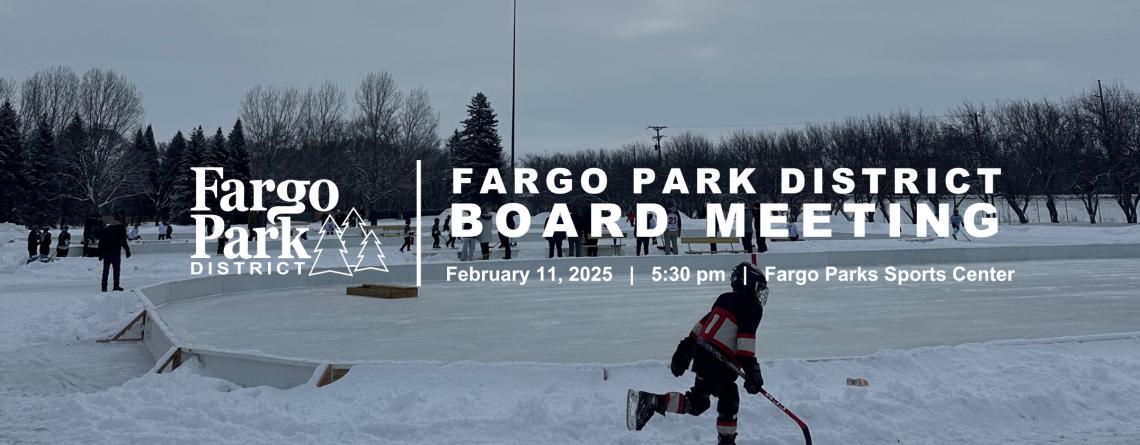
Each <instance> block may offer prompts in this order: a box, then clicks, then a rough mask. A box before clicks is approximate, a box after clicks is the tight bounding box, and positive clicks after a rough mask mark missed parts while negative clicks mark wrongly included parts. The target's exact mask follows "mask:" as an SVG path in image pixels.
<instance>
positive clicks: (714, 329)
mask: <svg viewBox="0 0 1140 445" xmlns="http://www.w3.org/2000/svg"><path fill="white" fill-rule="evenodd" d="M763 317H764V309H763V308H762V307H760V302H759V301H757V300H756V297H755V296H752V295H749V294H748V293H746V292H729V293H725V294H721V296H720V297H717V299H716V303H713V307H712V310H711V311H709V313H708V314H707V315H705V316H704V317H702V318H701V320H700V321H698V322H697V324H696V326H693V330H692V331H691V332H689V336H691V337H696V338H698V339H701V340H704V341H705V342H707V343H709V344H711V345H713V346H715V347H716V348H717V349H719V350H720V351H721V352H722V353H724V355H725V357H729V358H732V359H734V360H735V361H736V364H737V365H738V366H740V367H741V368H744V369H752V367H754V366H755V365H756V327H757V326H759V325H760V319H761V318H763Z"/></svg>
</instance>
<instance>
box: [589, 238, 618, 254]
mask: <svg viewBox="0 0 1140 445" xmlns="http://www.w3.org/2000/svg"><path fill="white" fill-rule="evenodd" d="M587 239H591V240H598V245H596V246H587V245H586V244H582V254H583V255H586V256H589V255H590V254H589V249H597V250H598V254H599V255H600V254H601V253H602V252H609V253H610V256H618V255H621V254H622V250H623V248H624V247H625V242H624V241H625V237H624V236H610V235H602V236H597V237H594V236H591V237H588V238H587ZM606 240H613V243H612V244H611V243H607V242H605V241H606Z"/></svg>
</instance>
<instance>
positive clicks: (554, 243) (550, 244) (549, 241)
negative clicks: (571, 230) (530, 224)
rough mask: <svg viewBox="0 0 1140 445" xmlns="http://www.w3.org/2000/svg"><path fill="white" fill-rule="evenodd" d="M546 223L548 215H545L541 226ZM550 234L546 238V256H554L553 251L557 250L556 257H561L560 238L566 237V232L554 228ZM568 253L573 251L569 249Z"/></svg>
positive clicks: (547, 222)
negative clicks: (544, 220)
mask: <svg viewBox="0 0 1140 445" xmlns="http://www.w3.org/2000/svg"><path fill="white" fill-rule="evenodd" d="M548 224H550V217H549V216H547V217H546V223H545V224H543V227H545V226H546V225H548ZM551 235H552V236H550V237H548V238H546V245H547V255H546V257H547V258H554V254H555V252H557V253H558V258H562V240H563V239H565V238H566V232H564V231H561V230H555V231H554V232H553V233H551ZM570 254H571V255H573V254H574V253H573V251H571V253H570Z"/></svg>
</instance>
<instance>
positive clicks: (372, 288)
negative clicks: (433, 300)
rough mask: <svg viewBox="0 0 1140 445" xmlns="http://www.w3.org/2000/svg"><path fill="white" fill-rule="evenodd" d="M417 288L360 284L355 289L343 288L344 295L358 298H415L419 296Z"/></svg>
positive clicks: (397, 285)
mask: <svg viewBox="0 0 1140 445" xmlns="http://www.w3.org/2000/svg"><path fill="white" fill-rule="evenodd" d="M419 291H420V290H419V288H417V287H415V286H403V285H399V284H362V285H360V286H357V287H348V288H345V290H344V293H345V295H356V296H360V297H375V298H387V299H393V298H416V297H417V296H419V293H420V292H419Z"/></svg>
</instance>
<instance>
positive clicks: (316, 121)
mask: <svg viewBox="0 0 1140 445" xmlns="http://www.w3.org/2000/svg"><path fill="white" fill-rule="evenodd" d="M143 116H144V110H143V107H142V95H141V92H139V91H138V88H137V87H136V86H135V85H134V84H133V83H132V82H130V81H129V80H128V79H126V78H125V77H124V76H122V75H121V74H118V73H116V72H114V71H111V70H106V69H101V68H92V69H90V70H88V71H86V72H85V73H83V74H82V75H79V74H77V73H75V72H74V71H73V70H71V69H70V68H68V67H52V68H49V69H45V70H42V71H40V72H37V73H35V74H33V75H31V76H30V77H28V78H27V79H25V80H23V81H22V82H19V83H17V82H14V81H12V80H9V79H5V78H2V77H0V221H12V222H19V223H23V224H28V225H32V224H35V225H43V224H60V223H68V222H75V221H78V220H81V219H82V218H84V217H86V216H89V215H92V214H124V215H126V216H128V217H129V218H131V219H134V220H135V221H159V220H169V221H175V222H187V221H188V220H189V214H190V212H189V209H190V207H192V206H193V198H194V193H193V192H194V177H193V175H192V172H191V171H190V170H189V168H190V167H191V166H204V165H216V166H222V167H224V168H225V170H226V176H227V177H231V178H237V179H243V180H245V179H279V180H283V179H301V180H305V179H308V180H316V179H330V180H332V181H334V182H335V183H336V184H337V185H338V186H339V188H340V192H341V201H340V202H341V204H340V208H341V209H344V210H347V209H348V208H349V207H355V208H357V209H358V210H359V211H360V212H361V213H362V214H364V215H365V216H366V218H377V217H400V216H406V212H409V211H411V210H412V209H414V205H415V202H414V199H415V193H414V188H415V178H414V162H415V160H422V161H423V164H424V168H423V185H424V190H423V203H424V206H425V207H426V208H428V209H442V208H445V207H446V206H447V205H448V203H450V202H480V203H488V204H493V203H495V202H498V201H500V200H501V199H502V197H498V196H490V197H482V196H474V195H473V193H474V189H473V188H469V189H466V190H465V191H464V193H463V194H460V195H452V194H451V175H450V171H451V170H450V169H451V168H452V167H469V168H473V169H474V170H475V175H474V176H475V177H474V184H480V183H481V181H482V175H483V174H485V171H486V169H487V168H502V167H504V166H507V164H508V163H509V162H508V161H507V160H506V159H504V157H503V148H502V141H501V138H500V137H499V134H498V124H499V122H498V118H497V115H496V114H495V111H494V109H493V107H492V105H491V102H490V100H489V99H488V98H487V97H486V96H485V95H483V94H482V93H478V94H476V95H475V96H474V97H472V99H471V101H470V103H469V104H468V106H467V118H466V119H465V120H464V121H462V122H461V123H460V126H459V128H457V129H455V130H454V131H453V132H452V133H451V134H450V136H449V137H448V138H447V140H446V142H445V141H442V140H441V139H440V136H439V130H440V129H439V126H440V121H439V115H438V114H437V113H436V111H435V110H434V108H433V107H432V105H431V102H430V98H429V96H428V93H427V91H426V90H424V89H423V88H413V89H410V90H406V91H403V90H401V89H400V88H399V87H398V85H397V83H396V81H395V79H393V78H392V76H391V75H389V74H388V73H386V72H375V73H370V74H367V75H366V76H365V77H364V78H363V79H362V80H361V81H360V83H359V84H357V85H356V87H355V88H354V89H352V90H351V91H346V90H344V89H342V88H341V87H340V86H338V85H336V84H334V83H332V82H325V83H323V84H320V85H318V86H313V87H308V88H297V87H288V86H286V87H281V86H263V85H259V86H254V87H253V88H251V89H249V90H248V91H247V92H246V93H245V95H244V96H243V97H242V98H241V99H240V102H239V106H238V118H237V119H235V121H234V122H233V124H232V125H227V128H229V130H228V131H223V128H222V127H220V126H219V127H216V129H215V130H214V131H212V132H209V133H207V131H206V130H205V128H204V127H203V126H202V125H193V126H190V127H189V130H188V131H187V132H186V133H183V132H182V131H178V132H176V133H175V134H174V135H173V136H172V137H171V138H170V139H169V140H158V139H156V135H155V134H154V132H153V130H152V128H151V127H150V126H149V125H146V126H144V125H142V122H143ZM518 165H520V166H527V167H533V168H535V169H537V170H538V171H539V172H540V174H545V173H546V172H547V171H549V170H550V169H552V168H556V167H564V168H568V169H570V170H571V171H572V172H574V173H580V172H581V171H584V170H585V169H587V168H590V167H599V168H602V169H604V170H606V171H607V172H608V173H609V178H610V185H609V187H608V188H607V189H606V191H605V192H604V193H603V194H600V195H587V194H584V193H582V192H581V191H573V192H571V194H570V195H562V196H553V195H550V194H539V195H535V196H519V197H514V198H513V199H514V200H516V201H520V202H524V203H527V204H528V205H530V206H531V207H533V208H534V209H536V210H539V211H541V210H544V209H548V208H549V206H550V205H551V204H553V203H554V202H555V201H561V202H589V201H605V202H612V203H617V204H621V205H623V206H632V205H633V204H634V203H636V202H660V203H674V204H676V205H677V206H678V207H679V208H680V209H681V210H682V211H684V212H685V213H687V214H690V215H694V216H701V214H702V213H703V212H704V208H705V205H706V204H707V203H710V202H742V201H764V202H785V203H787V204H789V206H790V208H791V210H792V211H791V213H792V218H795V215H796V214H798V213H799V209H800V206H801V205H802V203H804V202H830V203H832V204H833V208H834V209H835V212H836V213H837V214H838V213H839V209H840V208H841V206H842V204H843V203H844V202H846V201H848V200H853V201H856V202H865V203H873V204H875V205H876V206H878V207H879V208H881V209H885V208H886V207H887V206H888V205H889V204H891V203H896V202H898V203H903V204H904V205H903V208H904V217H905V218H908V219H910V220H911V221H912V222H913V221H914V219H915V217H916V213H917V212H916V208H917V206H918V205H920V204H921V203H927V202H929V203H935V204H937V203H950V204H952V205H953V206H957V205H958V204H961V203H962V202H963V201H964V200H966V199H978V200H982V201H985V202H989V203H991V204H996V203H997V202H998V201H999V200H1001V201H1004V202H1005V203H1006V204H1008V207H1009V208H1010V209H1011V210H1012V211H1013V212H1014V213H1015V214H1016V217H1017V219H1018V220H1019V221H1020V222H1022V223H1026V222H1028V221H1029V217H1028V214H1027V211H1028V207H1029V205H1030V203H1031V202H1033V201H1034V200H1035V199H1043V200H1044V201H1045V203H1046V207H1047V209H1048V213H1049V219H1050V220H1051V221H1053V222H1060V213H1059V211H1058V206H1057V202H1058V200H1059V197H1061V196H1075V197H1077V198H1079V199H1080V201H1081V202H1082V203H1083V206H1084V210H1085V213H1086V214H1087V215H1088V219H1089V221H1090V222H1092V223H1095V222H1097V219H1096V215H1097V213H1098V210H1099V208H1100V206H1101V204H1102V200H1105V199H1108V200H1111V201H1112V203H1114V204H1116V205H1117V206H1119V207H1120V208H1121V209H1122V211H1123V214H1124V216H1125V220H1126V221H1127V222H1129V223H1136V221H1137V211H1136V209H1137V204H1138V202H1140V98H1138V96H1137V93H1136V92H1135V91H1133V90H1131V89H1129V88H1127V87H1125V86H1123V85H1119V84H1117V85H1109V86H1107V87H1105V88H1104V89H1100V88H1093V89H1091V90H1090V91H1088V92H1086V93H1082V94H1079V95H1076V96H1073V97H1069V98H1066V99H1060V100H1051V99H1041V100H1003V101H997V102H994V103H992V104H989V105H986V104H979V103H970V102H967V103H964V104H962V105H961V106H958V107H956V108H954V109H952V110H950V111H948V112H947V113H945V114H941V115H935V114H930V113H924V112H920V111H910V110H900V111H898V112H895V113H890V114H873V115H867V116H862V117H852V118H849V119H846V120H844V121H841V122H833V123H826V124H811V125H806V126H804V127H803V128H787V129H782V130H776V131H749V130H741V131H737V132H734V133H731V134H729V135H727V136H725V137H721V138H719V139H716V140H714V139H711V138H709V137H706V136H704V135H701V134H698V133H693V132H685V133H679V134H673V135H671V136H670V137H669V138H668V139H666V142H665V143H664V144H663V145H662V148H661V151H660V152H658V151H656V150H655V148H654V147H653V146H651V145H649V144H646V143H634V144H627V145H625V146H622V147H619V148H613V149H584V150H577V151H573V152H565V153H551V154H529V155H525V156H523V157H522V158H521V159H520V161H519V164H518ZM639 167H640V168H652V169H655V170H656V171H657V173H658V176H659V177H664V175H666V173H667V170H668V169H669V168H672V167H680V168H682V170H683V171H684V173H685V179H686V181H687V182H689V183H690V184H692V183H694V182H695V180H696V178H695V177H694V175H695V171H694V168H695V167H713V168H721V169H727V168H731V167H737V168H746V167H752V168H755V169H757V171H756V173H755V174H753V176H752V178H753V185H754V186H755V188H756V189H757V192H758V195H755V196H737V195H732V194H721V195H715V196H709V195H696V194H693V195H676V194H672V195H667V196H663V195H661V194H660V191H659V190H658V191H653V190H649V191H648V193H644V194H641V195H634V194H633V192H632V184H631V178H632V171H633V169H634V168H639ZM782 167H792V168H798V169H801V170H803V171H804V172H805V173H808V180H809V181H810V180H811V179H812V178H811V171H812V170H813V169H814V168H822V169H824V172H830V171H831V170H833V169H835V168H838V167H847V168H851V169H854V170H856V171H858V170H860V169H862V168H871V167H878V168H888V169H891V168H914V169H918V171H919V173H920V178H919V181H920V182H919V183H925V177H921V176H922V175H924V174H925V172H926V169H927V168H935V169H937V170H938V171H939V172H945V171H946V170H948V169H950V168H955V167H961V168H966V169H968V170H974V169H976V168H980V167H1000V168H1001V169H1002V175H1001V176H1000V181H999V183H998V184H997V190H996V193H994V194H993V195H986V194H982V193H980V190H981V189H982V188H981V187H980V186H975V187H971V190H973V191H975V192H974V193H975V194H974V195H971V196H954V195H951V194H950V193H948V192H947V191H945V190H944V186H942V185H940V186H939V189H938V190H936V191H935V192H934V193H922V194H901V195H900V194H894V193H889V192H890V191H892V190H893V188H894V187H893V184H892V183H891V180H892V178H889V177H884V178H883V181H882V182H881V183H880V190H881V191H883V192H881V193H876V194H872V193H870V191H869V186H868V184H867V183H866V180H865V179H862V178H861V179H859V180H857V181H856V190H855V192H854V193H852V194H849V195H837V194H833V193H830V189H828V188H825V192H827V193H825V194H823V195H820V196H815V195H812V194H811V193H810V188H809V191H806V192H804V193H798V194H782V193H780V190H779V187H778V186H779V171H780V168H782ZM725 185H726V184H722V187H723V186H725ZM972 185H979V184H972ZM882 214H883V215H885V214H886V212H885V211H884V212H882ZM231 217H232V218H231V219H232V220H233V222H238V223H245V222H247V220H246V216H245V215H231Z"/></svg>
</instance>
